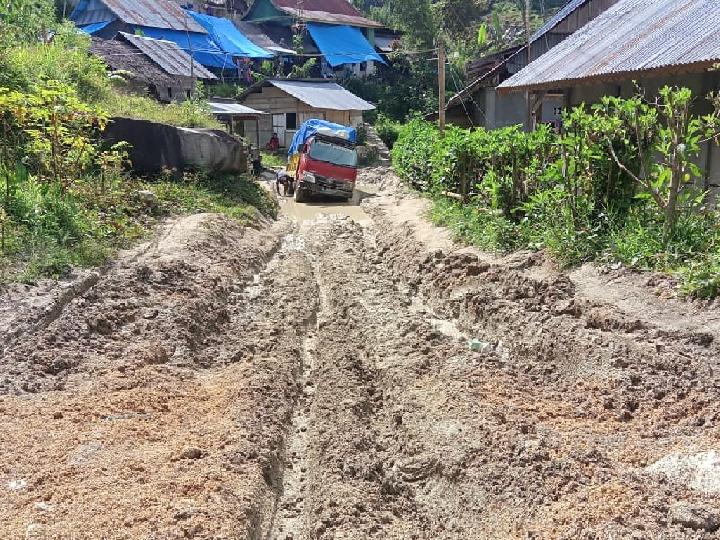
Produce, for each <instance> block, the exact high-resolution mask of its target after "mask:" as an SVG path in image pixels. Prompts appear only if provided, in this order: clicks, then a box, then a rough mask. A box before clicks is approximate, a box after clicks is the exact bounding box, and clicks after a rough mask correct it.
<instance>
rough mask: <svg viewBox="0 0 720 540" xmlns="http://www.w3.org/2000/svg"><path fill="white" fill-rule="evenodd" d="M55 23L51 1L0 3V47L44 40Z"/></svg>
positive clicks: (27, 0) (14, 0) (8, 0)
mask: <svg viewBox="0 0 720 540" xmlns="http://www.w3.org/2000/svg"><path fill="white" fill-rule="evenodd" d="M54 23H55V4H54V1H53V0H4V1H3V2H0V47H8V46H10V45H16V44H17V43H18V41H20V42H34V41H38V40H45V39H46V37H47V35H48V31H49V30H50V29H51V28H52V26H53V25H54Z"/></svg>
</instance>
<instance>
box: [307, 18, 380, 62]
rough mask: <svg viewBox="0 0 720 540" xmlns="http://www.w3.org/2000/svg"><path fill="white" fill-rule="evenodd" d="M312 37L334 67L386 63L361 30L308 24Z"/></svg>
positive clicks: (342, 26) (332, 25)
mask: <svg viewBox="0 0 720 540" xmlns="http://www.w3.org/2000/svg"><path fill="white" fill-rule="evenodd" d="M307 27H308V30H309V31H310V35H311V36H312V38H313V41H315V44H316V45H317V46H318V49H320V51H321V52H322V53H323V55H325V58H326V59H327V61H328V63H329V64H330V65H331V66H332V67H336V66H341V65H343V64H359V63H361V62H367V61H368V60H374V61H375V62H382V63H383V64H384V63H385V60H383V58H382V56H380V55H379V54H378V53H377V51H376V50H375V48H374V47H373V46H372V45H371V44H370V42H369V41H368V40H367V38H366V37H365V36H364V35H363V33H362V32H361V31H360V29H359V28H355V27H354V26H346V25H335V24H317V23H308V25H307Z"/></svg>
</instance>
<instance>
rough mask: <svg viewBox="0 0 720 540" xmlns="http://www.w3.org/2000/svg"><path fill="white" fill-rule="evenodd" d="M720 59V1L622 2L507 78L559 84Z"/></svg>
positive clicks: (535, 86)
mask: <svg viewBox="0 0 720 540" xmlns="http://www.w3.org/2000/svg"><path fill="white" fill-rule="evenodd" d="M718 61H720V0H620V1H619V2H618V3H617V4H615V6H613V7H611V8H610V9H608V10H607V11H605V12H604V13H603V14H601V15H599V16H598V17H597V18H596V19H594V20H593V21H591V22H590V23H588V24H586V25H585V26H583V27H582V28H581V29H579V30H578V31H577V32H575V33H574V34H572V35H571V36H570V37H568V38H567V39H566V40H565V41H563V42H562V43H560V44H559V45H557V46H556V47H554V48H552V49H550V51H548V52H547V53H545V54H544V55H543V56H541V57H540V58H538V59H537V60H535V61H534V62H532V63H531V64H530V65H528V66H527V67H525V68H524V69H522V70H521V71H520V72H519V73H516V74H515V75H513V76H512V77H510V78H509V79H508V80H506V81H505V82H503V83H502V84H501V85H500V86H499V88H500V89H501V90H503V89H504V90H505V91H517V90H527V89H530V90H540V89H548V88H559V87H563V86H570V85H572V84H580V83H587V82H594V81H601V80H613V79H623V78H630V77H633V76H638V75H640V74H642V73H646V72H652V71H655V72H657V71H671V70H672V71H676V72H689V71H702V70H705V69H706V68H707V67H710V66H712V65H713V64H714V63H716V62H718Z"/></svg>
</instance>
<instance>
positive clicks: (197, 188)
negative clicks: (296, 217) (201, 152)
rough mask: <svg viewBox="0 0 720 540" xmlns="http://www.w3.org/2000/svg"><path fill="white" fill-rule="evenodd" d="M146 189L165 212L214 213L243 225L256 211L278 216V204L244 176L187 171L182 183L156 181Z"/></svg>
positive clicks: (164, 179)
mask: <svg viewBox="0 0 720 540" xmlns="http://www.w3.org/2000/svg"><path fill="white" fill-rule="evenodd" d="M148 187H149V189H151V190H152V191H153V192H154V193H155V194H156V195H157V197H158V199H159V201H160V203H161V207H162V209H163V211H164V212H167V213H173V214H195V213H200V212H215V213H220V214H225V215H227V216H229V217H232V218H234V219H237V220H239V221H241V222H243V223H249V222H251V221H252V220H253V219H254V218H255V216H256V215H257V212H258V211H260V212H262V213H264V214H266V215H269V216H272V217H273V218H274V217H277V212H278V204H277V201H276V200H275V199H274V198H273V197H271V196H270V195H269V194H268V192H267V190H265V189H263V188H262V186H260V185H259V184H258V183H257V182H255V181H253V180H252V179H250V178H248V177H246V176H237V175H233V174H209V173H207V172H195V173H191V172H188V173H185V174H184V175H183V178H182V179H181V180H178V181H170V180H169V178H159V179H158V180H157V181H156V182H154V183H150V184H148Z"/></svg>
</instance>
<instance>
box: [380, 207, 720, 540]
mask: <svg viewBox="0 0 720 540" xmlns="http://www.w3.org/2000/svg"><path fill="white" fill-rule="evenodd" d="M423 209H424V203H423V202H421V201H418V200H417V199H414V198H406V197H401V198H397V199H396V198H392V197H385V198H381V199H378V200H376V201H374V202H373V203H370V205H369V206H368V208H367V211H368V212H369V213H370V214H371V215H372V216H373V219H374V222H375V225H376V226H377V227H378V229H379V230H383V231H385V233H384V234H382V235H379V236H378V244H379V249H380V253H381V255H382V257H383V260H384V261H385V264H387V265H388V266H389V267H390V268H391V271H392V272H393V273H394V274H395V276H396V277H397V278H399V279H403V280H405V281H406V283H407V284H408V286H409V287H410V288H411V289H413V290H414V291H415V292H416V294H418V295H419V296H420V297H421V298H423V299H424V300H425V301H427V302H428V304H429V305H430V306H431V307H432V308H433V309H434V310H435V311H436V312H437V313H440V314H441V315H443V316H444V317H447V318H451V319H453V320H456V321H458V324H459V326H460V328H462V329H463V330H464V331H465V332H466V333H467V334H468V335H470V336H473V337H476V338H479V339H480V340H482V341H483V342H484V343H483V347H486V348H487V350H493V351H494V352H495V353H496V355H497V356H498V359H497V363H495V364H494V365H492V366H491V367H490V368H489V369H488V367H486V368H485V369H483V370H482V371H484V375H482V376H481V377H480V378H479V379H477V382H476V381H474V380H473V379H472V378H471V379H470V380H468V381H467V382H468V385H469V386H470V387H472V386H474V385H475V384H477V383H479V384H477V388H476V389H475V390H469V391H468V393H467V394H466V396H465V397H466V398H467V400H469V401H471V402H472V403H473V408H474V409H475V414H469V415H468V418H473V421H474V422H479V423H480V425H482V426H483V428H482V429H481V430H480V431H478V432H477V433H476V435H477V438H473V443H474V444H480V446H481V447H482V450H479V451H478V452H477V453H476V454H475V455H474V456H473V457H472V459H471V460H470V462H469V463H466V466H465V467H463V469H462V473H461V478H462V479H463V481H462V482H461V483H467V485H470V486H475V487H476V488H479V490H480V493H481V494H482V495H481V496H480V495H479V499H478V500H483V499H484V500H485V501H486V502H487V503H488V504H489V505H490V506H489V508H493V509H494V516H495V518H496V519H497V520H498V521H499V522H502V521H505V522H506V523H508V524H512V525H511V526H508V528H507V532H506V535H507V537H510V538H521V537H525V536H526V535H527V536H530V537H537V538H567V539H570V538H714V537H715V533H716V531H717V530H718V529H720V514H719V513H718V512H717V510H716V508H717V504H718V502H719V501H720V498H719V497H718V493H720V484H719V483H718V481H720V462H719V461H718V457H720V456H718V454H716V453H715V451H716V449H717V438H718V435H720V424H719V422H720V406H718V398H719V397H720V385H719V384H718V377H717V370H718V359H720V355H719V354H718V353H719V351H718V349H719V347H718V342H717V339H718V337H720V336H719V335H718V332H717V327H716V325H714V324H713V321H716V320H717V311H716V310H697V309H695V308H693V307H692V306H691V305H689V304H685V303H682V302H679V301H675V300H663V299H658V298H657V297H656V296H655V295H654V294H652V292H653V291H652V289H649V288H648V287H643V286H642V285H638V284H637V283H636V284H635V285H634V288H633V284H632V281H631V278H627V277H626V278H622V279H621V280H620V281H621V283H620V285H619V286H618V285H617V284H614V283H606V284H605V287H604V288H603V287H598V282H600V281H601V280H602V277H601V275H600V274H599V273H598V270H597V269H595V270H593V271H592V272H591V270H590V269H587V268H586V269H583V271H582V272H576V273H575V274H573V276H572V278H571V277H569V276H568V275H565V274H562V273H557V272H555V271H553V270H552V268H550V267H549V265H547V264H546V263H545V261H544V260H543V258H542V256H541V255H538V254H525V255H519V256H514V257H508V258H505V259H500V258H496V257H493V256H489V255H487V254H483V253H479V252H476V251H475V250H473V249H468V248H462V247H461V246H458V245H455V244H453V243H452V241H451V240H450V239H449V237H447V236H444V237H443V235H442V234H441V235H438V234H437V232H438V230H437V229H435V228H431V227H429V226H428V224H427V223H426V222H424V221H423V220H422V219H419V218H418V216H419V215H421V214H422V212H423ZM637 281H639V279H638V280H637ZM633 295H634V297H633ZM461 407H465V406H464V405H461ZM485 512H487V508H486V509H485V511H484V512H481V513H482V514H485ZM486 517H487V516H486ZM481 530H483V531H491V530H492V529H489V528H488V527H487V526H483V527H482V528H481ZM476 534H477V536H473V537H478V538H486V537H487V538H496V537H502V535H501V534H500V531H493V532H491V533H488V534H485V533H483V534H478V533H476ZM458 537H461V536H458Z"/></svg>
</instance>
